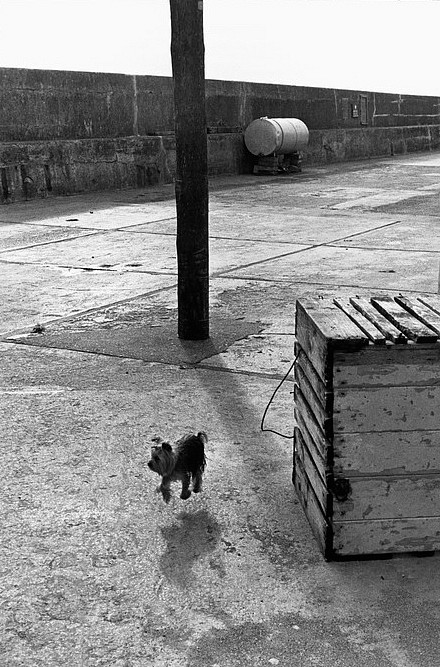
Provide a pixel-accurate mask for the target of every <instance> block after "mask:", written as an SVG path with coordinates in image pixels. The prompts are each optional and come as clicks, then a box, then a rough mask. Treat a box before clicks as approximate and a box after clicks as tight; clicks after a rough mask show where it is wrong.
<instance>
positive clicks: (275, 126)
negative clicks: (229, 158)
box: [244, 117, 309, 155]
mask: <svg viewBox="0 0 440 667" xmlns="http://www.w3.org/2000/svg"><path fill="white" fill-rule="evenodd" d="M244 143H245V145H246V148H247V149H248V151H249V152H250V153H252V154H253V155H273V154H274V153H275V154H277V155H288V154H289V153H295V152H298V151H301V150H303V149H304V148H306V146H307V144H308V143H309V130H308V128H307V125H306V124H305V123H303V122H302V120H299V118H267V117H264V118H257V119H256V120H253V121H252V123H250V124H249V125H248V126H247V128H246V131H245V133H244Z"/></svg>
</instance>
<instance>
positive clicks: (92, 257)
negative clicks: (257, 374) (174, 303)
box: [0, 231, 305, 274]
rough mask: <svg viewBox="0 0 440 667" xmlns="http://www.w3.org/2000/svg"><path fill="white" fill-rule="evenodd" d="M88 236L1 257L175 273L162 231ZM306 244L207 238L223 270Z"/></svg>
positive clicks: (171, 241)
mask: <svg viewBox="0 0 440 667" xmlns="http://www.w3.org/2000/svg"><path fill="white" fill-rule="evenodd" d="M89 238H90V237H85V238H82V237H81V238H74V239H70V240H67V241H60V242H59V243H57V244H56V246H55V245H52V244H51V245H47V246H39V247H37V248H35V247H30V248H26V249H23V250H11V251H8V252H4V253H2V254H1V257H0V261H7V262H21V263H27V264H44V265H52V266H58V265H61V266H66V267H74V268H80V267H83V268H84V267H87V268H92V269H102V268H104V269H109V270H112V271H127V272H130V271H135V272H136V273H141V272H154V273H174V274H176V273H177V260H176V240H175V238H174V237H172V236H168V235H165V234H162V235H159V234H138V235H136V237H133V235H132V234H130V233H128V232H118V231H116V232H108V233H105V234H99V235H95V236H94V238H93V243H91V242H90V241H89ZM304 247H305V246H301V245H299V244H283V245H281V244H280V245H277V244H276V243H270V242H268V243H264V244H261V243H257V242H255V243H250V242H249V241H230V240H228V239H211V240H210V269H211V272H213V273H215V272H219V271H225V270H229V269H232V268H235V267H237V266H240V265H244V264H248V263H249V261H251V262H255V261H261V260H263V259H268V258H270V257H276V256H278V255H281V254H286V253H288V252H296V251H298V250H301V249H302V248H304Z"/></svg>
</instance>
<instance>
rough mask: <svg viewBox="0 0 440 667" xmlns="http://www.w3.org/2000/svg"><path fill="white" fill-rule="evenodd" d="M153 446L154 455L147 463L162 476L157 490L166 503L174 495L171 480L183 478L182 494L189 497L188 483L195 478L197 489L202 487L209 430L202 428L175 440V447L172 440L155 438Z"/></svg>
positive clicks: (181, 495) (194, 484)
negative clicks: (204, 430) (207, 431)
mask: <svg viewBox="0 0 440 667" xmlns="http://www.w3.org/2000/svg"><path fill="white" fill-rule="evenodd" d="M153 442H156V443H157V444H156V445H153V447H152V448H151V459H150V460H149V461H148V463H147V465H148V467H149V468H150V470H152V471H153V472H156V473H157V474H158V475H160V476H161V477H162V482H161V484H160V486H159V487H158V488H157V491H158V493H161V494H162V497H163V499H164V501H165V502H166V503H169V502H170V498H171V491H170V487H171V482H177V481H178V480H180V481H181V482H182V492H181V494H180V497H181V498H182V499H183V500H186V499H187V498H189V497H190V495H191V491H190V490H189V485H190V482H191V480H192V485H193V491H194V493H199V492H200V491H201V490H202V477H203V471H204V470H205V466H206V458H205V444H206V443H207V442H208V438H207V436H206V433H204V432H203V431H200V432H199V433H197V435H194V434H191V435H186V436H184V437H183V438H181V439H180V440H178V441H177V443H176V445H177V446H176V450H175V451H173V448H172V447H171V445H170V443H169V442H163V441H162V440H161V438H153Z"/></svg>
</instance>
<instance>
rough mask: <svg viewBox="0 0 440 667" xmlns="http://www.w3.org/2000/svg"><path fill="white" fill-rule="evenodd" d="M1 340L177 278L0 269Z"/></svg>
mask: <svg viewBox="0 0 440 667" xmlns="http://www.w3.org/2000/svg"><path fill="white" fill-rule="evenodd" d="M0 269H1V272H2V278H1V281H0V282H1V284H0V292H1V295H2V298H1V299H0V323H1V324H0V335H5V334H7V332H11V331H14V330H17V329H23V328H29V327H33V326H35V325H36V324H37V323H40V324H44V323H45V322H47V321H52V320H54V319H58V318H62V317H67V316H69V315H74V314H76V313H78V312H80V311H83V310H88V309H90V308H97V307H99V306H102V305H104V304H108V303H109V302H116V301H122V300H124V299H127V298H129V297H133V296H137V295H139V294H144V293H145V292H152V291H154V290H156V289H163V288H166V287H169V286H172V285H174V284H175V281H176V279H175V277H173V276H162V277H160V278H159V277H158V276H157V275H151V274H146V273H144V274H139V273H138V274H135V273H130V272H112V273H110V272H109V271H93V272H88V271H82V270H81V269H63V268H60V267H57V266H53V267H42V266H36V265H34V266H32V267H31V268H29V265H26V264H7V265H6V264H2V263H1V260H0Z"/></svg>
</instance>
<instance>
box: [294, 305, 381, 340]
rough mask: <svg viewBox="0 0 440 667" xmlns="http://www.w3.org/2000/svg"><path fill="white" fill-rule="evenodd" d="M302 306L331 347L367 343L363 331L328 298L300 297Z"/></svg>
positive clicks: (298, 306) (299, 306)
mask: <svg viewBox="0 0 440 667" xmlns="http://www.w3.org/2000/svg"><path fill="white" fill-rule="evenodd" d="M298 308H302V309H303V310H304V311H305V312H306V313H307V315H308V317H309V318H310V319H311V321H312V322H313V323H314V325H315V326H316V327H317V329H319V331H320V332H321V334H322V335H323V336H324V337H325V338H326V339H327V341H328V343H329V344H330V346H331V347H333V348H341V347H343V348H347V347H348V348H351V349H353V348H360V347H364V346H366V345H368V343H369V339H368V338H367V336H366V335H365V334H364V332H363V331H362V330H361V329H360V328H359V327H358V326H357V325H356V324H354V322H353V321H352V320H351V319H350V318H349V317H348V316H347V315H346V314H345V313H344V312H343V311H342V310H341V309H340V308H338V307H337V306H336V305H335V304H334V303H333V301H330V300H329V299H312V298H307V299H300V300H299V301H297V309H298Z"/></svg>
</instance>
